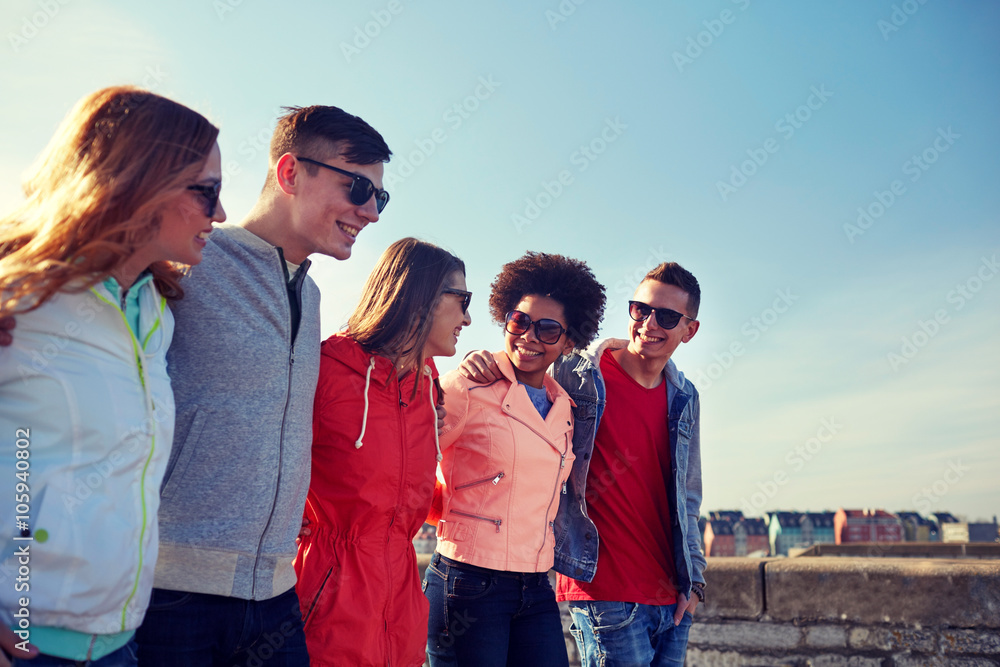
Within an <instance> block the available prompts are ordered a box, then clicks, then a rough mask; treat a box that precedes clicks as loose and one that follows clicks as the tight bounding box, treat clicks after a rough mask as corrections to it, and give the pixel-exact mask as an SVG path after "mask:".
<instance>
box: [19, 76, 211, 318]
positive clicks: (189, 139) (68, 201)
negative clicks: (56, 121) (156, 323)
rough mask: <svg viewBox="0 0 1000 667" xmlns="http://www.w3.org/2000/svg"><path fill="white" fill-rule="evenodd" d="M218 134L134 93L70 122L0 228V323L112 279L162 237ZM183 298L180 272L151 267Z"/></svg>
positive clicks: (168, 293) (103, 94)
mask: <svg viewBox="0 0 1000 667" xmlns="http://www.w3.org/2000/svg"><path fill="white" fill-rule="evenodd" d="M218 134H219V130H218V128H216V127H215V126H214V125H212V124H211V123H209V122H208V120H206V119H205V118H204V117H203V116H202V115H200V114H198V113H197V112H195V111H192V110H191V109H188V108H187V107H185V106H183V105H181V104H178V103H177V102H174V101H172V100H168V99H167V98H165V97H161V96H159V95H155V94H153V93H150V92H148V91H145V90H141V89H138V88H133V87H131V86H117V87H112V88H105V89H103V90H99V91H97V92H95V93H92V94H90V95H88V96H86V97H84V98H83V99H82V100H80V101H79V102H78V103H77V104H76V106H75V107H74V108H73V110H72V111H70V113H69V115H68V116H66V118H65V120H63V122H62V124H61V125H60V126H59V129H58V130H57V131H56V133H55V135H54V136H53V137H52V140H51V141H50V142H49V145H48V147H46V149H45V151H44V152H43V153H42V155H41V156H40V157H39V158H38V160H37V162H36V163H35V165H34V166H33V168H32V169H31V171H29V173H28V175H27V177H26V178H25V180H24V193H25V196H26V197H27V199H26V200H25V201H24V202H23V203H22V204H21V205H20V206H19V207H18V208H17V209H16V210H15V211H14V212H13V213H11V214H10V215H7V216H5V217H3V218H2V219H0V295H2V296H0V314H3V313H15V312H27V311H30V310H34V309H35V308H38V307H39V306H41V305H42V304H43V303H45V302H46V301H47V300H48V299H50V298H52V296H53V295H55V294H56V293H57V292H59V291H72V292H78V291H82V290H85V289H87V288H88V287H90V286H91V285H93V284H95V283H96V282H98V281H100V280H103V279H104V278H106V277H107V276H108V275H109V274H110V273H111V272H112V271H113V270H115V269H116V268H118V267H119V266H121V264H122V263H123V262H125V261H126V260H127V259H128V258H129V256H130V255H131V254H132V252H134V250H135V249H136V248H137V247H138V246H140V245H142V244H143V243H145V242H147V241H148V240H150V239H151V238H152V237H153V236H154V235H155V234H156V232H157V230H158V229H159V225H160V212H161V210H162V207H163V205H164V204H165V203H166V202H167V201H169V200H170V199H172V198H173V197H175V196H176V195H177V194H178V193H179V192H182V191H183V190H184V189H185V188H186V187H187V185H189V184H191V183H192V182H194V180H195V179H196V178H197V176H198V174H199V173H200V171H201V169H202V168H203V166H204V162H205V159H206V158H207V156H208V154H209V152H210V151H211V149H212V147H213V146H214V145H215V141H216V138H217V137H218ZM150 270H151V271H152V273H153V279H154V281H155V283H156V286H157V288H158V289H159V290H160V292H161V293H162V294H163V295H164V296H165V297H167V298H168V299H179V298H181V297H182V296H183V294H184V293H183V291H182V290H181V288H180V285H179V283H178V280H179V278H180V275H181V273H180V268H179V267H178V266H176V265H173V264H170V263H168V262H156V263H154V264H153V265H152V266H150Z"/></svg>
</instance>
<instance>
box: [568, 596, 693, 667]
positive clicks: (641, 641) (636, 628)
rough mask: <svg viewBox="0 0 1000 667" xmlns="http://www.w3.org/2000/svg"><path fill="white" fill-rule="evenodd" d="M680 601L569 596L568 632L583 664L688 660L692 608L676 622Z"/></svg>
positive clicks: (631, 666)
mask: <svg viewBox="0 0 1000 667" xmlns="http://www.w3.org/2000/svg"><path fill="white" fill-rule="evenodd" d="M676 610H677V605H676V604H671V605H662V606H661V605H648V604H636V603H635V602H570V603H569V613H570V615H571V616H572V617H573V625H572V626H570V633H571V634H572V635H573V638H574V639H576V643H577V646H579V647H580V655H581V656H582V659H581V662H582V663H583V667H598V665H600V666H601V667H638V666H640V665H641V666H642V667H646V666H647V665H649V666H650V667H663V666H665V665H677V666H678V667H681V666H682V665H683V664H684V655H685V654H686V653H687V642H688V632H689V631H690V630H691V621H692V620H693V619H692V618H691V614H689V613H687V612H684V616H683V617H682V618H681V622H680V625H677V626H674V612H675V611H676Z"/></svg>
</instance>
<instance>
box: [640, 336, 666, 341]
mask: <svg viewBox="0 0 1000 667" xmlns="http://www.w3.org/2000/svg"><path fill="white" fill-rule="evenodd" d="M639 340H641V341H644V342H646V343H659V342H660V341H662V340H664V339H663V338H650V337H649V336H647V335H646V334H639Z"/></svg>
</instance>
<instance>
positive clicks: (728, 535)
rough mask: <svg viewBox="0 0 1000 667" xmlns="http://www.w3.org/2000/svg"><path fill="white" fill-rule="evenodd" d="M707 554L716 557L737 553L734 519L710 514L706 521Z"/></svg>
mask: <svg viewBox="0 0 1000 667" xmlns="http://www.w3.org/2000/svg"><path fill="white" fill-rule="evenodd" d="M712 514H715V512H712ZM705 555H706V556H712V557H715V558H717V557H719V556H735V555H736V542H735V539H734V537H733V522H732V521H729V520H728V519H721V518H713V517H712V516H709V518H708V520H707V521H706V522H705Z"/></svg>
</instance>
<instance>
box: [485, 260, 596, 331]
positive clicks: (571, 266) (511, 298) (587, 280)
mask: <svg viewBox="0 0 1000 667" xmlns="http://www.w3.org/2000/svg"><path fill="white" fill-rule="evenodd" d="M490 287H491V290H492V291H491V293H490V315H491V316H492V317H493V320H494V321H495V322H497V323H499V324H503V323H504V321H505V320H506V318H507V313H509V312H510V311H512V310H514V308H515V307H516V306H517V304H518V303H520V302H521V299H523V298H524V297H526V296H528V295H529V294H537V295H539V296H545V297H548V298H550V299H553V300H555V301H558V302H559V304H560V305H562V307H563V311H564V312H565V313H566V329H567V330H568V331H567V335H568V336H569V339H570V340H572V341H573V343H574V344H575V345H576V346H577V347H586V346H587V345H589V344H590V343H591V342H593V340H594V339H595V338H596V337H597V331H598V328H599V327H600V325H601V320H602V319H604V304H605V301H606V299H605V296H604V285H602V284H601V283H599V282H597V278H595V277H594V272H593V271H591V270H590V267H589V266H587V265H586V263H584V262H582V261H580V260H578V259H571V258H569V257H564V256H563V255H551V254H549V253H545V252H528V253H527V254H526V255H524V257H521V258H520V259H515V260H514V261H513V262H508V263H507V264H504V265H503V269H502V270H501V271H500V274H499V275H498V276H497V277H496V280H494V281H493V284H492V285H491V286H490Z"/></svg>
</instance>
